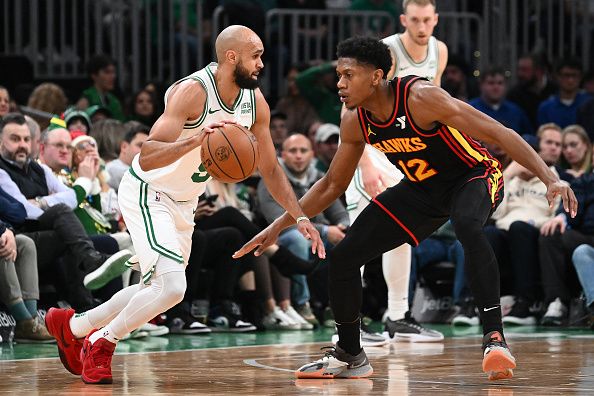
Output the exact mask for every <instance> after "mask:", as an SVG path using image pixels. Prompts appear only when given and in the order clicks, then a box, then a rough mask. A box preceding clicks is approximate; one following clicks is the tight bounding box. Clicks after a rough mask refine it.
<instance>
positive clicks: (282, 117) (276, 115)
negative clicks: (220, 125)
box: [270, 110, 287, 121]
mask: <svg viewBox="0 0 594 396" xmlns="http://www.w3.org/2000/svg"><path fill="white" fill-rule="evenodd" d="M276 119H279V120H285V121H287V115H286V114H285V113H283V112H282V111H278V110H272V111H271V112H270V121H272V120H276Z"/></svg>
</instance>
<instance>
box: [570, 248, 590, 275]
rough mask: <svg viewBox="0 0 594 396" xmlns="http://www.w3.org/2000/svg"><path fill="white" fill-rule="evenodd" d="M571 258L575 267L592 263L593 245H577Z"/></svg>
mask: <svg viewBox="0 0 594 396" xmlns="http://www.w3.org/2000/svg"><path fill="white" fill-rule="evenodd" d="M571 260H572V262H573V265H574V267H575V268H576V269H579V268H580V267H582V266H584V265H592V263H593V262H594V247H592V246H590V245H586V244H584V245H580V246H578V247H577V248H576V249H575V250H574V251H573V254H572V255H571Z"/></svg>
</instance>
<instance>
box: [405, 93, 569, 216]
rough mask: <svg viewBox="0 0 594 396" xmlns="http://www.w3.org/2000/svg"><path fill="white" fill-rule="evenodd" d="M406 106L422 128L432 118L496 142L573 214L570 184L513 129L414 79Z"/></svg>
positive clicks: (426, 125)
mask: <svg viewBox="0 0 594 396" xmlns="http://www.w3.org/2000/svg"><path fill="white" fill-rule="evenodd" d="M408 106H409V109H410V111H411V116H412V117H413V119H414V120H415V122H416V123H417V124H418V125H419V126H420V127H421V128H424V129H430V128H431V127H432V126H433V125H434V124H435V122H440V123H442V124H445V125H448V126H450V127H452V128H455V129H457V130H459V131H460V132H464V133H465V134H467V135H469V136H472V137H474V138H476V139H479V140H482V141H485V142H489V143H494V144H497V145H498V146H499V147H501V148H503V149H504V150H505V151H506V152H507V153H508V154H509V155H510V156H511V157H512V158H513V159H514V160H516V161H517V162H518V163H519V164H521V165H523V166H524V167H525V168H527V169H528V170H530V171H532V172H533V173H534V174H535V175H536V176H537V177H538V178H539V179H540V180H542V182H543V183H544V184H545V185H546V186H547V200H548V201H549V204H550V205H552V204H553V202H554V199H555V196H557V195H560V196H561V198H562V199H563V207H564V208H565V211H566V212H568V213H570V214H571V216H572V217H574V216H575V214H576V212H577V200H576V198H575V194H574V193H573V191H572V190H571V188H569V186H568V185H567V184H566V183H563V182H561V181H560V180H559V177H558V176H557V175H556V174H555V173H554V172H553V171H551V169H549V167H548V166H547V165H546V164H545V163H544V161H543V160H542V159H541V158H540V156H539V155H538V154H537V153H536V152H535V151H534V150H533V149H532V147H530V146H529V145H528V143H526V141H524V139H522V137H520V135H518V134H517V133H516V132H514V131H513V130H512V129H509V128H506V127H505V126H503V125H502V124H500V123H499V122H497V121H495V120H494V119H492V118H491V117H489V116H487V115H485V114H483V113H481V112H480V111H478V110H476V109H475V108H473V107H472V106H470V105H469V104H467V103H464V102H462V101H461V100H458V99H455V98H452V97H451V96H450V95H449V94H448V93H447V92H446V91H444V90H443V89H441V88H439V87H436V86H435V85H433V84H430V83H424V82H417V83H415V84H414V85H413V86H412V88H411V94H410V96H409V99H408Z"/></svg>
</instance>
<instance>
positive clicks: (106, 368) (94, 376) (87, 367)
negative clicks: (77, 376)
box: [80, 330, 116, 384]
mask: <svg viewBox="0 0 594 396" xmlns="http://www.w3.org/2000/svg"><path fill="white" fill-rule="evenodd" d="M95 331H97V330H94V331H92V332H90V333H89V335H87V338H85V340H84V342H83V347H82V350H81V351H80V360H81V361H82V365H83V368H82V376H81V377H82V380H83V381H84V382H85V383H87V384H111V383H112V382H113V378H112V376H111V358H112V357H113V352H114V351H115V348H116V344H114V343H113V342H109V341H107V340H106V339H105V338H99V339H98V340H97V341H95V343H94V344H91V341H89V337H90V336H91V334H93V333H94V332H95Z"/></svg>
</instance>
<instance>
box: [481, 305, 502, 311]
mask: <svg viewBox="0 0 594 396" xmlns="http://www.w3.org/2000/svg"><path fill="white" fill-rule="evenodd" d="M495 308H499V305H495V306H494V307H491V308H483V311H484V312H489V311H492V310H494V309H495Z"/></svg>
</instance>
